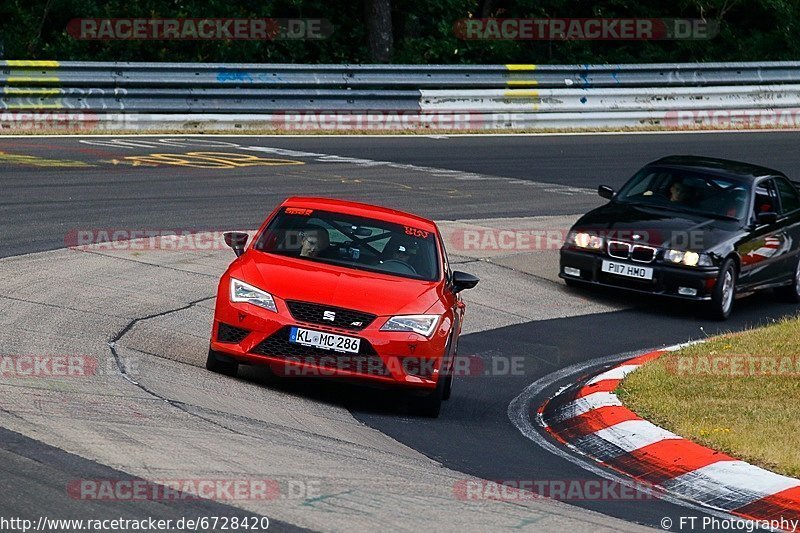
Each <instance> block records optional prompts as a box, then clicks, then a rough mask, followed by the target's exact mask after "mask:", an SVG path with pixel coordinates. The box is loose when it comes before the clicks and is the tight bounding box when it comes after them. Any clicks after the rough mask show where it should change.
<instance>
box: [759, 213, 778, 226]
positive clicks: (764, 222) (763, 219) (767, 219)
mask: <svg viewBox="0 0 800 533" xmlns="http://www.w3.org/2000/svg"><path fill="white" fill-rule="evenodd" d="M777 221H778V213H776V212H774V211H765V212H764V213H759V214H758V215H756V224H758V225H759V226H769V225H771V224H774V223H776V222H777Z"/></svg>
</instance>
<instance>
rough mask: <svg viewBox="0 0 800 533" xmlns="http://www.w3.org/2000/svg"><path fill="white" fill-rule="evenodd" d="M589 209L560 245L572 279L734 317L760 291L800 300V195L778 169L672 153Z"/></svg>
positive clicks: (603, 191)
mask: <svg viewBox="0 0 800 533" xmlns="http://www.w3.org/2000/svg"><path fill="white" fill-rule="evenodd" d="M598 193H599V194H600V196H602V197H603V198H607V199H608V200H609V202H608V203H607V204H606V205H604V206H602V207H598V208H597V209H594V210H592V211H590V212H589V213H587V214H586V215H584V216H582V217H581V218H580V219H579V220H578V221H577V222H576V223H575V225H574V226H573V227H572V228H571V230H570V232H569V234H568V235H567V239H566V242H565V244H564V246H563V247H562V248H561V264H560V272H559V276H560V277H561V278H563V279H564V281H565V282H566V283H567V285H570V286H576V285H603V286H610V287H616V288H620V289H625V290H631V291H638V292H643V293H650V294H657V295H662V296H668V297H674V298H682V299H687V300H696V301H700V302H703V304H704V305H706V306H707V310H708V312H709V314H710V315H711V316H712V317H714V318H718V319H722V320H724V319H726V318H728V316H730V314H731V310H732V309H733V302H734V299H735V298H736V297H738V296H743V295H746V294H749V293H752V292H754V291H756V290H760V289H775V290H776V292H777V293H778V295H779V296H780V297H782V298H783V299H785V300H788V301H791V302H800V194H798V190H797V187H796V186H795V183H794V182H792V181H790V180H789V179H788V178H787V177H786V176H785V175H784V174H782V173H781V172H778V171H776V170H772V169H769V168H764V167H760V166H756V165H751V164H747V163H740V162H736V161H728V160H724V159H712V158H706V157H694V156H670V157H665V158H663V159H659V160H658V161H654V162H652V163H650V164H648V165H646V166H645V167H644V168H642V169H641V170H639V171H638V172H637V173H636V174H635V175H634V176H633V177H632V178H631V179H630V180H628V182H627V183H626V184H625V185H623V187H622V188H621V189H620V190H619V191H614V190H613V189H612V188H611V187H608V186H605V185H601V186H600V187H599V188H598Z"/></svg>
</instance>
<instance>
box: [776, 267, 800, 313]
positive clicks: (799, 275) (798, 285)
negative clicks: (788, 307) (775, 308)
mask: <svg viewBox="0 0 800 533" xmlns="http://www.w3.org/2000/svg"><path fill="white" fill-rule="evenodd" d="M775 294H776V295H777V296H778V299H779V300H781V301H782V302H789V303H793V304H796V303H800V258H799V259H798V260H797V265H795V268H794V277H793V278H792V283H791V285H787V286H786V287H779V288H777V289H775Z"/></svg>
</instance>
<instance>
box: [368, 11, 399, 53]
mask: <svg viewBox="0 0 800 533" xmlns="http://www.w3.org/2000/svg"><path fill="white" fill-rule="evenodd" d="M364 11H365V12H366V17H367V34H368V38H369V51H370V56H371V58H372V61H374V62H376V63H388V62H389V61H391V60H392V48H393V47H394V38H393V37H392V5H391V0H364Z"/></svg>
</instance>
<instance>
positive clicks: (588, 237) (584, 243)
mask: <svg viewBox="0 0 800 533" xmlns="http://www.w3.org/2000/svg"><path fill="white" fill-rule="evenodd" d="M567 242H569V243H570V244H574V245H575V246H577V247H578V248H586V249H588V250H599V249H600V248H602V247H603V238H602V237H600V236H599V235H595V234H594V233H588V232H585V231H572V232H570V234H569V236H568V237H567Z"/></svg>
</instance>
